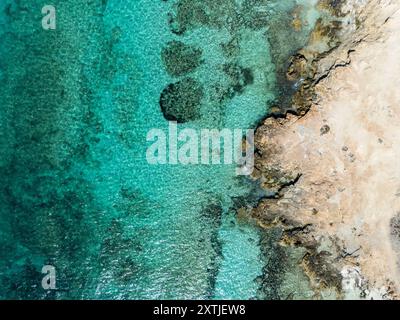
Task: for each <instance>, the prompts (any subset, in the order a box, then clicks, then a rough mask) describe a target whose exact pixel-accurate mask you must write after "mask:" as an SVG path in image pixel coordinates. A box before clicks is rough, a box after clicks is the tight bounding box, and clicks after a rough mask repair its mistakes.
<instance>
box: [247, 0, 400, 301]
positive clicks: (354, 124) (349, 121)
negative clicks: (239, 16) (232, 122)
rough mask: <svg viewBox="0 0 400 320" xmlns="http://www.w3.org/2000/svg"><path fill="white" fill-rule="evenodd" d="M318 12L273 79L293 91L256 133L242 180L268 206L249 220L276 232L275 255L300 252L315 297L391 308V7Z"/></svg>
mask: <svg viewBox="0 0 400 320" xmlns="http://www.w3.org/2000/svg"><path fill="white" fill-rule="evenodd" d="M318 5H319V6H320V8H321V10H322V11H324V10H325V11H326V12H327V14H328V13H329V15H330V17H331V18H330V19H320V20H319V21H318V23H317V25H316V27H315V29H314V31H313V32H312V34H311V36H310V40H309V43H308V45H307V46H306V47H305V48H303V49H301V50H300V51H299V52H298V53H297V54H295V55H293V56H292V58H291V60H290V63H289V67H288V69H287V72H286V74H285V77H286V79H285V80H286V83H287V86H292V88H295V89H296V90H295V92H294V93H293V94H292V95H290V99H288V98H287V96H286V98H283V99H282V101H278V103H277V105H276V106H275V107H273V108H272V110H271V113H270V115H269V116H268V117H267V118H266V119H265V120H264V121H263V122H262V123H261V125H260V126H259V128H258V130H257V134H256V140H255V143H256V150H257V152H256V170H255V172H254V174H253V178H254V179H255V180H257V181H258V182H259V183H260V184H261V186H262V187H263V188H265V189H266V190H268V191H269V194H270V196H268V197H265V198H263V199H262V200H261V201H260V202H259V204H258V206H257V207H255V208H253V209H252V210H251V212H250V214H251V215H252V216H253V217H255V218H256V220H257V221H258V223H259V225H260V226H262V227H263V228H265V229H267V230H271V229H272V228H276V227H279V228H280V229H281V230H282V232H281V235H280V239H279V243H280V246H282V247H294V248H299V247H300V248H302V249H303V250H304V251H303V252H304V253H303V255H302V258H301V259H300V260H299V263H300V266H301V268H302V269H303V270H304V272H305V274H306V275H307V276H308V278H309V281H310V284H311V287H312V289H313V291H314V293H315V298H319V299H327V298H340V299H396V298H398V289H399V284H400V278H399V275H398V273H399V272H398V263H397V256H398V253H399V251H398V248H397V247H398V244H397V242H399V240H398V235H399V232H398V225H399V223H397V221H398V214H397V211H396V208H397V206H398V205H399V204H400V203H398V202H399V200H398V199H397V198H398V191H397V190H398V188H399V186H396V177H397V175H398V174H399V177H400V173H399V172H398V170H397V168H396V164H395V163H396V161H395V159H396V157H398V156H399V155H400V149H399V148H397V147H394V146H393V143H392V140H393V139H394V137H395V136H396V132H397V133H400V132H398V131H400V129H399V128H400V126H399V124H400V123H399V120H400V119H399V118H397V115H396V114H395V109H396V108H399V109H400V107H398V106H395V103H396V102H399V101H400V99H399V98H400V97H399V95H398V94H397V93H396V82H398V80H397V79H395V72H396V70H399V69H400V65H399V62H398V61H395V59H394V56H395V53H396V52H399V51H400V48H399V46H398V45H397V44H396V40H398V39H397V38H399V37H398V36H397V35H396V34H395V32H394V30H395V28H396V27H397V26H399V25H400V16H399V14H398V11H399V9H400V4H397V3H395V2H394V1H390V0H368V1H360V0H359V1H354V0H352V1H333V0H321V1H319V4H318ZM294 26H295V27H298V28H300V27H301V26H299V25H297V24H296V21H295V20H294ZM383 58H386V59H387V61H385V60H382V59H383ZM388 63H392V65H391V66H389V65H388ZM393 64H394V65H393ZM385 73H389V74H387V76H384V75H383V74H385ZM397 74H398V73H397ZM375 81H376V82H375ZM379 81H380V82H379ZM285 99H286V100H285ZM396 124H397V128H396ZM393 142H394V141H393Z"/></svg>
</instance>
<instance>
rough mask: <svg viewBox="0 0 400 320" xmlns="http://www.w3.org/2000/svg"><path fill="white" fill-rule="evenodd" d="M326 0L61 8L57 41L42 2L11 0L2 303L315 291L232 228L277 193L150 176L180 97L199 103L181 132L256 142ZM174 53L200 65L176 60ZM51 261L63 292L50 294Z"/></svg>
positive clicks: (3, 61)
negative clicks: (154, 136)
mask: <svg viewBox="0 0 400 320" xmlns="http://www.w3.org/2000/svg"><path fill="white" fill-rule="evenodd" d="M315 2H316V1H311V0H309V1H307V0H304V1H295V0H293V1H292V0H290V1H279V0H276V1H271V0H268V1H267V0H218V1H217V0H213V1H211V0H209V1H208V0H202V1H200V0H199V1H196V0H180V1H178V0H177V1H161V0H133V1H114V0H108V1H106V0H103V1H101V0H95V1H90V2H85V1H77V0H68V1H53V5H54V6H55V7H56V9H57V29H56V30H43V29H42V28H41V18H42V14H41V8H42V6H43V5H44V4H42V3H40V1H24V0H20V1H10V0H7V1H3V2H2V3H1V4H0V84H1V86H0V102H1V103H0V125H1V126H0V179H1V182H2V183H1V193H0V235H1V237H0V248H1V249H0V250H1V251H0V264H1V269H0V270H1V271H0V285H1V290H0V297H1V298H3V299H7V298H22V299H23V298H34V299H43V298H58V299H71V298H75V299H76V298H78V299H84V298H88V299H158V298H160V299H161V298H163V299H194V298H198V299H205V298H211V299H250V298H259V299H263V298H282V296H280V294H279V292H280V291H279V290H280V287H284V286H290V285H292V286H294V287H298V288H300V287H302V286H306V284H303V282H305V280H304V279H303V277H302V275H300V274H298V271H296V266H295V265H294V266H293V267H292V269H293V270H292V272H290V270H289V271H287V270H286V269H287V267H285V266H284V264H286V265H290V264H288V263H287V260H286V261H285V259H284V256H287V254H286V253H279V252H276V250H277V249H276V248H275V246H274V243H273V241H274V239H275V238H274V237H275V236H274V234H266V233H265V232H264V231H262V230H260V229H259V228H257V227H256V225H255V223H254V222H252V221H250V220H249V219H244V220H243V219H242V220H240V219H237V217H236V210H237V209H238V208H240V207H246V206H252V205H255V204H256V202H257V200H258V199H259V198H260V197H262V196H263V195H264V194H265V193H264V191H263V190H260V189H259V188H258V187H257V184H256V183H254V182H251V181H250V180H249V179H247V178H245V177H239V176H237V175H236V173H235V169H236V167H235V165H189V166H184V165H150V164H148V163H147V161H146V150H147V148H148V147H149V143H148V142H147V141H146V135H147V133H148V132H149V130H151V129H153V128H160V129H163V130H165V131H167V130H168V121H167V119H166V117H165V114H163V112H162V110H161V109H162V108H161V107H160V97H162V93H163V92H165V90H166V89H167V88H168V86H169V85H171V84H175V88H177V87H179V90H178V93H176V92H175V93H174V94H175V96H174V99H176V100H174V101H175V105H172V108H175V106H176V105H177V104H179V101H180V102H182V100H183V101H185V102H186V101H188V100H190V99H194V102H193V103H191V104H189V106H190V110H189V109H187V110H186V109H184V110H183V111H182V110H180V111H176V110H173V111H174V112H175V115H176V114H177V113H180V115H181V116H182V117H184V118H185V121H182V122H184V123H181V124H179V129H180V130H182V129H184V128H194V129H198V130H200V129H203V128H209V129H212V128H217V129H222V128H230V129H234V128H242V129H247V128H254V129H255V126H256V123H257V122H258V121H259V120H260V119H262V118H263V117H264V116H265V115H266V114H267V113H268V108H269V106H270V105H271V104H272V103H273V102H274V100H275V99H277V96H278V94H281V92H280V91H279V88H278V87H277V81H276V70H277V69H278V68H277V66H276V65H275V63H277V61H284V60H285V59H286V60H287V58H288V57H289V55H290V54H292V53H294V52H295V51H296V50H297V49H298V48H300V47H301V46H303V45H304V44H305V42H306V40H307V36H308V33H309V31H310V30H311V29H312V26H313V24H314V23H315V21H316V19H317V17H318V12H317V11H316V10H315V9H314V5H315ZM296 5H302V7H301V8H302V10H301V12H302V18H303V20H304V21H307V24H306V25H307V27H304V28H303V30H302V32H295V31H294V30H293V28H292V27H291V26H290V22H291V21H292V16H291V12H292V11H293V9H294V8H295V6H296ZM173 41H176V42H179V43H180V47H179V48H182V47H185V48H186V49H187V50H188V51H190V50H191V52H190V54H187V55H185V54H184V53H182V52H179V50H175V51H174V50H170V51H171V52H172V53H170V54H169V55H165V52H166V51H165V50H166V48H173ZM175 49H176V48H175ZM177 52H178V53H177ZM196 55H197V56H198V59H197V60H196ZM185 59H186V60H189V62H187V61H186V60H185ZM186 64H187V65H186ZM168 66H170V67H168ZM171 66H172V67H171ZM177 66H178V67H177ZM171 68H175V69H174V70H172V69H171ZM188 79H190V80H188ZM178 83H184V84H185V83H186V84H187V83H190V84H191V86H188V85H186V86H185V85H182V86H178V85H176V84H178ZM182 88H183V89H182ZM196 88H197V89H196ZM196 90H197V91H196ZM196 92H197V93H198V92H201V94H199V96H200V98H199V99H198V97H197V96H196V95H195V93H196ZM161 100H162V99H161ZM165 101H166V103H170V102H169V101H168V100H165ZM176 101H178V102H176ZM170 105H171V104H170ZM185 106H186V107H187V106H188V104H185ZM187 108H189V107H187ZM192 108H193V110H192ZM266 239H267V240H266ZM47 264H49V265H53V266H55V268H56V271H57V290H55V291H44V290H43V289H42V288H41V286H40V281H41V279H42V277H43V275H42V274H41V272H40V271H41V268H42V266H43V265H47ZM285 268H286V269H285ZM281 270H286V271H285V276H282V277H285V279H283V278H282V277H279V276H277V275H274V276H272V272H275V273H276V274H278V273H279V272H280V271H281ZM288 275H290V277H292V278H293V277H294V278H295V280H293V279H292V278H290V277H289V276H288ZM288 291H290V290H288Z"/></svg>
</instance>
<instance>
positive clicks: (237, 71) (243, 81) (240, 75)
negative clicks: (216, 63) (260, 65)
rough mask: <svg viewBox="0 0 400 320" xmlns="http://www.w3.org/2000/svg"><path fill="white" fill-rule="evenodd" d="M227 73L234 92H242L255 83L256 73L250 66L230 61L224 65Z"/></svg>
mask: <svg viewBox="0 0 400 320" xmlns="http://www.w3.org/2000/svg"><path fill="white" fill-rule="evenodd" d="M223 70H224V72H225V74H226V75H227V76H228V77H229V78H230V79H231V81H232V89H233V92H234V93H238V94H240V93H242V92H243V90H244V88H245V87H246V86H248V85H250V84H253V83H254V75H253V72H252V70H251V69H250V68H244V67H242V66H239V65H238V64H236V63H228V64H225V65H224V66H223Z"/></svg>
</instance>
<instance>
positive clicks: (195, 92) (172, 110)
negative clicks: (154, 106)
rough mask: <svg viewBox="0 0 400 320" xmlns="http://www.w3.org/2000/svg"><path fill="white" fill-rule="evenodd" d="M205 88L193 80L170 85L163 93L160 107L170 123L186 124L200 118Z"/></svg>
mask: <svg viewBox="0 0 400 320" xmlns="http://www.w3.org/2000/svg"><path fill="white" fill-rule="evenodd" d="M202 97H203V88H202V87H201V85H200V84H199V83H198V82H197V81H196V80H194V79H193V78H185V79H183V80H182V81H179V82H177V83H172V84H170V85H169V86H168V87H167V88H165V89H164V91H163V92H162V93H161V98H160V106H161V111H162V113H163V114H164V118H165V119H166V120H168V121H176V122H178V123H185V122H188V121H192V120H196V119H198V118H199V116H200V106H201V99H202Z"/></svg>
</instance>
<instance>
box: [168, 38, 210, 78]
mask: <svg viewBox="0 0 400 320" xmlns="http://www.w3.org/2000/svg"><path fill="white" fill-rule="evenodd" d="M202 53H203V52H202V50H201V49H198V48H196V47H193V46H190V45H187V44H185V43H183V42H181V41H171V42H169V43H168V44H167V46H166V47H165V48H164V49H163V50H162V53H161V57H162V60H163V63H164V66H165V69H166V70H167V72H168V73H169V74H170V75H171V76H174V77H179V76H182V75H186V74H188V73H189V72H191V71H193V70H195V69H196V68H197V67H198V66H199V65H200V64H201V63H202V60H201V56H202Z"/></svg>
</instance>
